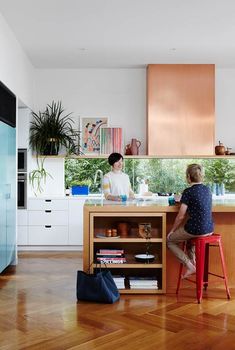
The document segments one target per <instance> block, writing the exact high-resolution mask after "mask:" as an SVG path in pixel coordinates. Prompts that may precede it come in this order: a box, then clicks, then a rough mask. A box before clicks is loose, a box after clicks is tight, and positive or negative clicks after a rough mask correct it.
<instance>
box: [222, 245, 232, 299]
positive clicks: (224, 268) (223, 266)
mask: <svg viewBox="0 0 235 350" xmlns="http://www.w3.org/2000/svg"><path fill="white" fill-rule="evenodd" d="M219 250H220V258H221V264H222V269H223V274H224V284H225V288H226V293H227V297H228V299H230V298H231V294H230V291H229V287H228V278H227V271H226V267H225V261H224V253H223V248H222V243H221V241H219Z"/></svg>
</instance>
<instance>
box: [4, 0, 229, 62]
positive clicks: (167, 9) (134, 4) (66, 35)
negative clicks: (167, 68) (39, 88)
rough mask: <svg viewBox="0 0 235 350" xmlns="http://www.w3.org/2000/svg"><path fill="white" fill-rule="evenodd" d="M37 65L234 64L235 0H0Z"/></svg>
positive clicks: (17, 36) (9, 19)
mask: <svg viewBox="0 0 235 350" xmlns="http://www.w3.org/2000/svg"><path fill="white" fill-rule="evenodd" d="M0 12H1V13H2V15H3V16H4V18H5V19H6V21H7V22H8V24H9V26H10V27H11V29H12V30H13V32H14V33H15V36H16V38H17V39H18V41H19V42H20V44H21V46H22V47H23V49H24V51H25V52H26V54H27V55H28V57H29V59H30V60H31V62H32V64H33V65H34V66H35V67H38V68H91V67H94V68H116V67H121V68H130V67H134V68H138V67H145V66H146V65H147V64H149V63H215V64H216V65H217V66H219V67H233V68H235V1H234V0H0Z"/></svg>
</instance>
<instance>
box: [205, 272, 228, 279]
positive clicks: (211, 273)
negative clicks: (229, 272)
mask: <svg viewBox="0 0 235 350" xmlns="http://www.w3.org/2000/svg"><path fill="white" fill-rule="evenodd" d="M208 275H212V276H216V277H219V278H222V279H223V280H224V279H225V277H224V276H221V275H216V273H213V272H208Z"/></svg>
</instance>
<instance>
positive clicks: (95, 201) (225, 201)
mask: <svg viewBox="0 0 235 350" xmlns="http://www.w3.org/2000/svg"><path fill="white" fill-rule="evenodd" d="M87 207H89V210H90V211H101V212H102V211H105V210H108V211H118V212H120V211H126V212H128V211H129V212H132V211H133V210H135V211H138V212H139V211H149V210H151V211H158V212H164V213H174V212H178V210H179V203H176V204H175V205H172V206H170V205H169V204H168V198H167V197H160V198H158V197H156V199H154V200H141V201H140V200H130V201H127V202H114V201H109V200H105V199H99V198H91V199H89V198H88V199H87V200H86V202H85V204H84V208H85V209H86V208H87ZM212 212H227V213H229V212H230V213H233V212H235V198H222V197H221V198H216V199H213V202H212Z"/></svg>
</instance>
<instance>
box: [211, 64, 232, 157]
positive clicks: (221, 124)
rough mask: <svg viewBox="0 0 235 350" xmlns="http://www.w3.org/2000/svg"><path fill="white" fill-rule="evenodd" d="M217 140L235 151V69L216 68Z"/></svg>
mask: <svg viewBox="0 0 235 350" xmlns="http://www.w3.org/2000/svg"><path fill="white" fill-rule="evenodd" d="M215 85H216V88H215V101H216V102H215V105H216V124H215V125H216V127H215V136H216V137H215V140H216V144H218V142H219V141H221V142H223V144H224V145H225V146H226V147H232V148H233V152H235V69H216V84H215Z"/></svg>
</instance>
